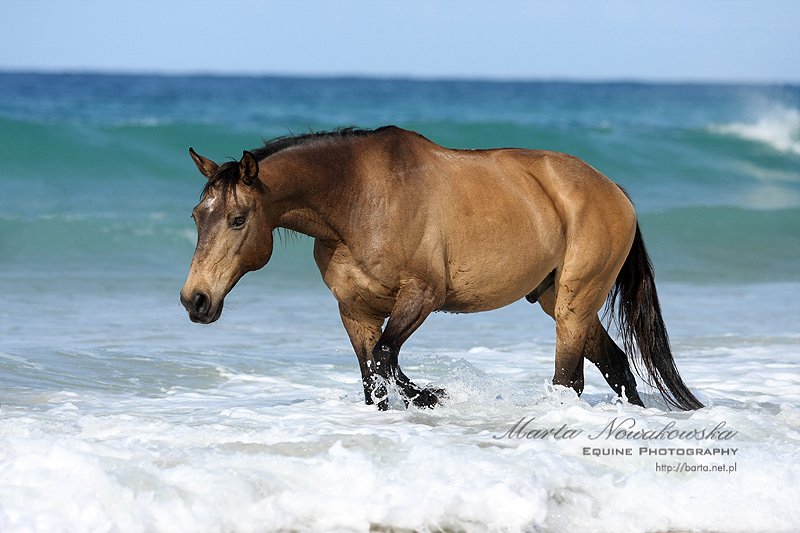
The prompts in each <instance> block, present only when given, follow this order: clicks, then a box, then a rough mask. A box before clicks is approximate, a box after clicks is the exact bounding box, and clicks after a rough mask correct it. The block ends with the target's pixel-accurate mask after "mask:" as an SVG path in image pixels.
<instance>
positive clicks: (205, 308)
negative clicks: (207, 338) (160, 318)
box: [181, 291, 223, 324]
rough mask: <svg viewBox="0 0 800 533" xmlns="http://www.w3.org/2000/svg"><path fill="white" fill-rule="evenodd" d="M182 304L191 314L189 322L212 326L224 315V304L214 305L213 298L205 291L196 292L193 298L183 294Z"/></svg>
mask: <svg viewBox="0 0 800 533" xmlns="http://www.w3.org/2000/svg"><path fill="white" fill-rule="evenodd" d="M181 303H182V304H183V306H184V307H185V308H186V311H187V312H188V313H189V320H191V321H192V322H197V323H199V324H210V323H212V322H215V321H216V320H218V319H219V317H220V315H222V304H223V302H222V301H220V302H219V303H218V304H216V305H215V304H214V302H213V301H212V299H211V297H210V296H208V295H207V294H206V293H204V292H203V291H195V292H194V293H192V295H191V297H186V295H185V294H184V293H183V292H181Z"/></svg>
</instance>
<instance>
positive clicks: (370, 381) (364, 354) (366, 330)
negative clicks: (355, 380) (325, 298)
mask: <svg viewBox="0 0 800 533" xmlns="http://www.w3.org/2000/svg"><path fill="white" fill-rule="evenodd" d="M339 314H340V315H341V317H342V324H344V329H345V330H346V331H347V335H348V336H349V337H350V343H351V344H352V345H353V350H354V351H355V352H356V357H357V358H358V366H359V367H360V368H361V383H362V384H363V385H364V401H365V402H366V403H367V405H372V404H374V403H375V401H376V400H377V401H378V406H379V407H381V409H382V410H386V409H387V408H388V398H387V391H386V384H385V382H384V380H383V379H381V378H380V376H379V375H378V374H377V373H376V371H375V369H376V366H375V361H374V360H373V358H372V348H373V347H374V346H375V345H376V344H377V343H378V339H379V338H380V336H381V327H382V326H383V319H380V318H375V317H371V316H368V315H364V314H363V313H357V312H355V311H353V310H352V309H350V308H348V307H347V306H345V305H344V304H341V303H340V304H339Z"/></svg>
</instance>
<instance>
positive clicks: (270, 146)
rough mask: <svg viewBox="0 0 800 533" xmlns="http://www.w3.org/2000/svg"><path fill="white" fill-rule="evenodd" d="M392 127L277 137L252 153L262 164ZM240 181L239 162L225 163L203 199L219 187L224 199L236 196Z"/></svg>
mask: <svg viewBox="0 0 800 533" xmlns="http://www.w3.org/2000/svg"><path fill="white" fill-rule="evenodd" d="M390 127H391V126H384V127H382V128H378V129H374V130H373V129H365V128H356V127H349V128H337V129H335V130H333V131H319V132H315V133H305V134H303V135H293V134H289V135H285V136H283V137H277V138H275V139H272V140H269V141H264V145H263V146H262V147H260V148H256V149H255V150H251V151H250V152H251V153H252V154H253V156H254V157H255V158H256V161H259V162H260V161H263V160H264V159H266V158H268V157H269V156H271V155H274V154H276V153H278V152H281V151H283V150H286V149H287V148H292V147H294V146H303V145H307V144H312V143H316V142H324V141H333V140H342V139H351V138H353V137H363V136H367V135H372V134H374V133H378V132H380V131H382V130H384V129H386V128H390ZM240 180H241V175H240V173H239V162H238V161H228V162H227V163H223V164H222V165H220V166H219V168H218V169H217V171H216V172H215V173H214V175H213V176H212V177H211V178H210V179H209V180H208V182H207V183H206V185H205V187H203V192H202V193H201V198H202V197H203V196H205V195H206V193H208V192H209V191H210V190H211V189H213V188H214V187H217V186H219V187H220V190H221V192H222V195H223V198H225V196H227V194H228V193H229V192H233V193H234V194H235V193H236V186H237V185H238V184H239V181H240Z"/></svg>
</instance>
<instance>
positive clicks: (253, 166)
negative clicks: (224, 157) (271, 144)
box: [239, 150, 258, 187]
mask: <svg viewBox="0 0 800 533" xmlns="http://www.w3.org/2000/svg"><path fill="white" fill-rule="evenodd" d="M239 172H240V173H241V175H242V183H244V184H245V185H247V186H248V187H252V186H253V184H254V183H255V182H256V178H258V161H256V158H255V156H254V155H253V154H251V153H250V152H248V151H247V150H245V151H244V153H243V154H242V160H241V161H239Z"/></svg>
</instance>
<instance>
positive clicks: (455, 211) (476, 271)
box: [181, 127, 701, 409]
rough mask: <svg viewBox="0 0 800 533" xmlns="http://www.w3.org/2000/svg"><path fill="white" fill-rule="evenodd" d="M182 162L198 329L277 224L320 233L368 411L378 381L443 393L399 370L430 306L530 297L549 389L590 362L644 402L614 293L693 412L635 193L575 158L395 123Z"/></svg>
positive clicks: (380, 390) (462, 308)
mask: <svg viewBox="0 0 800 533" xmlns="http://www.w3.org/2000/svg"><path fill="white" fill-rule="evenodd" d="M191 155H192V157H193V159H194V161H195V163H196V165H197V167H198V168H199V169H200V171H201V172H202V173H203V174H204V175H205V176H206V177H207V178H208V180H209V181H208V182H207V184H206V187H205V189H204V192H203V199H202V201H201V203H200V204H199V205H198V206H197V207H196V208H195V210H194V212H193V216H194V218H195V220H196V223H197V227H198V244H197V250H196V251H195V255H194V258H193V260H192V266H191V270H190V273H189V278H188V280H187V282H186V285H185V286H184V288H183V290H182V292H181V300H182V302H183V304H184V306H185V307H186V309H187V311H188V312H189V316H190V318H191V319H192V320H194V321H196V322H203V323H208V322H213V321H214V320H216V319H218V318H219V316H220V313H221V312H222V305H223V300H224V298H225V296H226V295H227V293H228V292H229V291H230V290H231V288H232V287H233V286H234V285H235V283H236V282H237V281H238V280H239V279H240V278H241V276H242V275H244V274H245V273H246V272H248V271H250V270H256V269H259V268H261V267H263V266H264V265H265V264H266V263H267V262H268V261H269V258H270V256H271V253H272V246H273V240H272V234H273V231H274V230H275V229H276V228H286V229H289V230H293V231H297V232H300V233H303V234H306V235H309V236H311V237H313V238H314V239H315V242H314V259H315V260H316V263H317V265H318V267H319V270H320V272H321V273H322V277H323V280H324V281H325V284H326V285H327V286H328V287H329V288H330V290H331V292H332V293H333V295H334V297H335V298H336V299H337V301H338V302H339V310H340V313H341V318H342V322H343V324H344V327H345V329H346V330H347V333H348V335H349V337H350V340H351V343H352V345H353V349H354V350H355V352H356V355H357V357H358V360H359V364H360V368H361V374H362V381H363V384H364V392H365V399H366V402H367V403H368V404H371V403H378V405H379V406H380V407H381V408H386V407H387V385H391V386H395V387H396V389H397V390H398V391H399V392H400V394H401V396H402V397H403V398H404V400H405V401H406V402H407V403H408V402H413V403H414V404H415V405H418V406H433V405H435V404H436V403H437V401H438V396H439V395H441V392H442V391H434V390H427V389H421V388H419V387H417V386H416V385H414V383H412V382H411V381H410V380H409V379H408V378H407V377H406V376H405V374H404V373H403V372H402V370H401V369H400V366H399V363H398V354H399V351H400V348H401V346H402V345H403V343H404V342H405V341H406V340H407V339H408V337H409V336H410V335H411V334H412V333H413V332H414V331H415V330H416V329H417V328H418V327H419V326H420V325H421V324H422V323H423V322H424V320H425V319H426V318H427V316H428V315H429V314H430V313H432V312H434V311H450V312H457V313H472V312H478V311H487V310H490V309H496V308H499V307H502V306H505V305H508V304H510V303H512V302H515V301H516V300H519V299H521V298H523V297H527V298H528V300H529V301H531V302H536V301H538V302H539V304H540V305H541V307H542V309H543V310H544V311H545V312H546V313H547V314H548V315H550V316H551V317H553V318H554V319H555V321H556V337H557V347H556V364H555V373H554V378H553V383H554V384H557V385H563V386H568V387H572V388H574V389H575V390H576V391H577V392H578V393H580V392H581V390H582V388H583V360H584V358H587V359H589V360H590V361H592V362H593V363H594V364H595V365H597V367H598V368H599V369H600V371H601V372H602V373H603V375H604V376H605V378H606V380H607V381H608V383H609V385H610V386H611V387H612V389H614V390H615V391H616V392H617V393H618V394H621V395H625V396H626V397H627V398H628V400H629V401H631V402H632V403H636V404H639V405H641V403H642V402H641V399H640V398H639V395H638V393H637V389H636V381H635V379H634V377H633V374H632V373H631V370H630V365H629V362H628V358H627V357H626V355H625V353H624V352H623V351H622V350H621V349H620V348H619V347H618V346H617V345H616V344H615V343H614V341H613V340H612V339H611V338H610V337H609V336H608V333H607V332H606V330H605V328H604V327H603V325H602V324H601V322H600V319H599V317H598V312H599V311H600V310H601V308H602V307H603V305H604V303H605V302H606V300H607V299H608V297H609V293H611V294H612V297H614V298H615V299H617V300H618V301H619V310H618V320H619V323H620V331H621V332H622V336H623V346H624V347H625V348H626V350H628V351H629V352H633V351H635V352H638V353H639V354H640V358H641V362H642V363H643V366H644V368H643V369H642V373H643V374H645V375H646V376H647V377H648V378H649V379H650V380H651V381H652V382H653V384H654V385H655V386H656V387H657V388H658V389H659V391H661V393H662V394H663V395H664V397H665V398H666V399H667V401H668V402H669V403H671V404H672V405H675V406H677V407H680V408H683V409H692V408H697V407H700V406H701V404H700V402H699V401H697V400H696V398H695V397H694V396H693V395H692V394H691V392H690V391H689V390H688V388H687V387H686V386H685V385H684V383H683V381H682V380H681V378H680V376H679V374H678V372H677V369H676V368H675V365H674V361H673V358H672V354H671V351H670V348H669V341H668V339H667V335H666V329H665V328H664V325H663V321H662V319H661V313H660V309H659V305H658V298H657V295H656V292H655V285H654V283H653V272H652V268H651V266H650V262H649V259H648V257H647V253H646V250H645V248H644V244H643V241H642V238H641V234H640V233H639V229H638V224H637V221H636V214H635V212H634V209H633V206H632V204H631V202H630V200H629V199H628V197H627V196H626V194H625V193H624V192H623V191H622V189H620V188H619V187H618V186H617V185H616V184H614V183H613V182H611V181H610V180H608V179H607V178H606V177H605V176H603V175H602V174H600V173H599V172H598V171H596V170H595V169H593V168H592V167H590V166H589V165H587V164H586V163H584V162H583V161H581V160H579V159H577V158H575V157H572V156H569V155H566V154H561V153H555V152H547V151H535V150H523V149H499V150H469V151H467V150H452V149H447V148H443V147H441V146H438V145H436V144H434V143H432V142H431V141H429V140H428V139H426V138H424V137H422V136H421V135H419V134H416V133H413V132H410V131H406V130H402V129H400V128H396V127H386V128H381V129H378V130H374V131H372V130H353V129H349V130H342V131H338V132H333V133H320V134H310V135H304V136H301V137H289V138H281V139H278V140H275V141H272V142H269V143H267V144H265V146H264V147H262V148H260V149H258V150H254V151H253V152H245V153H244V155H243V157H242V159H241V161H239V162H228V163H225V164H223V165H221V166H220V165H217V164H216V163H214V162H213V161H210V160H208V159H206V158H204V157H201V156H199V155H197V154H196V153H195V152H194V151H191ZM612 303H613V302H612ZM387 319H388V320H387Z"/></svg>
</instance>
